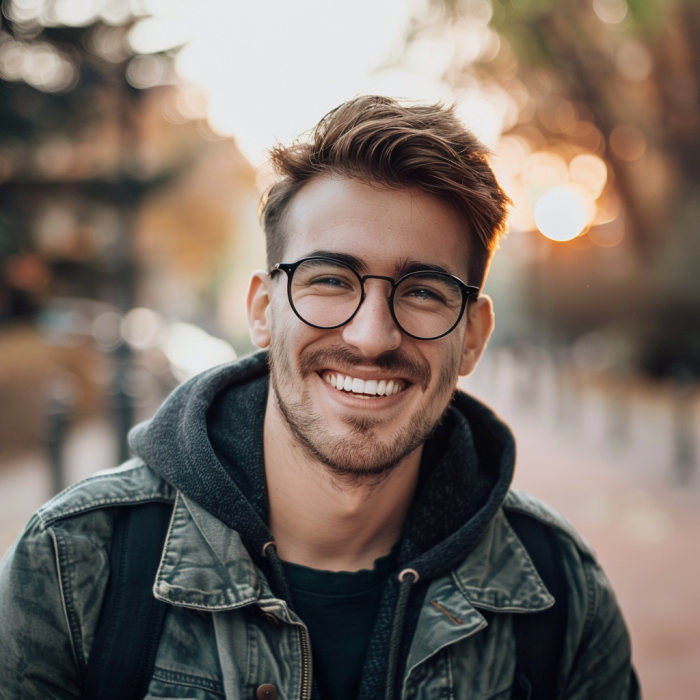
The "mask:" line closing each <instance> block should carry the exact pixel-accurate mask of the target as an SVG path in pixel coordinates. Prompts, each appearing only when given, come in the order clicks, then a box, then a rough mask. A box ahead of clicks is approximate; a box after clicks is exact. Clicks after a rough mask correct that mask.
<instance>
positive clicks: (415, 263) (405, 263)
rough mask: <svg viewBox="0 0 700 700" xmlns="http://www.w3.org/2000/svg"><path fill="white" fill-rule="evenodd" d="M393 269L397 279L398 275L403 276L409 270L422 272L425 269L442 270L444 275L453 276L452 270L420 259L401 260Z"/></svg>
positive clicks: (431, 270) (408, 272) (409, 271)
mask: <svg viewBox="0 0 700 700" xmlns="http://www.w3.org/2000/svg"><path fill="white" fill-rule="evenodd" d="M394 269H395V270H396V277H397V279H398V278H399V277H403V276H404V275H408V274H410V273H411V272H423V271H425V270H427V271H429V272H444V273H445V274H446V275H453V276H454V272H452V270H448V269H447V268H446V267H443V266H442V265H434V264H432V263H426V262H422V261H420V260H408V259H406V260H402V261H401V262H400V263H398V264H397V265H396V266H395V267H394Z"/></svg>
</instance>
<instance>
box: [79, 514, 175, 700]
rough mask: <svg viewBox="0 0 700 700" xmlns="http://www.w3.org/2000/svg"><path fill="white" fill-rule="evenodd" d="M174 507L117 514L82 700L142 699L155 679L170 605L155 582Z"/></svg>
mask: <svg viewBox="0 0 700 700" xmlns="http://www.w3.org/2000/svg"><path fill="white" fill-rule="evenodd" d="M172 512H173V506H172V504H171V503H160V502H150V503H144V504H138V505H130V506H120V507H118V508H116V509H115V520H114V534H113V537H112V547H111V550H110V553H109V566H110V571H109V579H108V581H107V588H106V589H105V596H104V600H103V602H102V609H101V610H100V617H99V620H98V623H97V628H96V633H95V641H94V643H93V646H92V651H91V653H90V658H89V660H88V665H87V670H86V672H85V677H84V682H83V693H82V696H81V697H82V699H83V700H142V698H143V697H144V696H145V695H146V692H147V691H148V685H149V683H150V681H151V676H152V675H153V666H154V664H155V659H156V651H157V650H158V643H159V641H160V636H161V633H162V630H163V622H164V621H165V613H166V610H167V607H168V606H167V605H166V604H165V603H163V602H161V601H159V600H156V598H154V596H153V581H154V580H155V577H156V573H157V571H158V566H159V563H160V558H161V553H162V550H163V543H164V542H165V536H166V534H167V531H168V527H169V524H170V517H171V515H172Z"/></svg>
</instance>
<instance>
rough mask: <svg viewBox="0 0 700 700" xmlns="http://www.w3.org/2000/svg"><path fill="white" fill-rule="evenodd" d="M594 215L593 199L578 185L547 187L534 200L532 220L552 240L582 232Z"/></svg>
mask: <svg viewBox="0 0 700 700" xmlns="http://www.w3.org/2000/svg"><path fill="white" fill-rule="evenodd" d="M594 216H595V203H594V202H593V198H592V197H591V195H590V193H589V192H588V190H586V189H585V188H584V187H581V186H580V185H576V184H569V185H559V186H558V187H552V188H551V189H549V190H547V191H546V192H545V193H544V194H543V195H542V196H541V197H540V198H539V199H538V200H537V203H536V204H535V223H536V224H537V228H538V229H539V230H540V232H541V233H542V234H543V235H544V236H546V237H547V238H549V239H551V240H553V241H570V240H572V239H573V238H576V236H578V235H580V234H581V233H583V231H584V230H585V229H586V227H587V226H588V225H589V224H590V222H591V221H592V220H593V217H594Z"/></svg>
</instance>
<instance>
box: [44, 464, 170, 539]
mask: <svg viewBox="0 0 700 700" xmlns="http://www.w3.org/2000/svg"><path fill="white" fill-rule="evenodd" d="M175 495H176V491H175V489H174V488H173V487H172V486H171V485H170V484H168V483H167V482H166V481H164V480H163V479H161V478H160V477H159V476H158V475H157V474H156V473H155V472H153V471H152V470H151V469H150V468H149V467H148V466H147V465H146V464H145V463H144V462H143V461H142V460H140V459H138V458H135V459H131V460H129V461H128V462H125V463H124V464H122V465H121V466H119V467H116V468H114V469H107V470H105V471H101V472H98V473H97V474H94V475H93V476H91V477H88V478H87V479H84V480H83V481H79V482H78V483H76V484H74V485H73V486H70V487H68V488H67V489H65V490H64V491H62V492H61V493H59V494H58V495H57V496H55V497H54V498H52V499H51V500H50V501H49V502H48V503H46V504H45V505H43V506H42V507H41V508H40V509H39V510H38V511H37V518H38V520H39V522H40V523H41V524H42V525H43V527H50V526H51V525H53V524H54V523H56V522H58V521H63V520H66V519H68V518H73V517H75V516H78V515H81V514H84V513H90V512H92V511H96V510H102V509H104V508H111V507H113V506H126V505H137V504H139V503H147V502H151V501H160V502H163V503H173V502H174V501H175Z"/></svg>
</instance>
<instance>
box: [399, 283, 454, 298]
mask: <svg viewBox="0 0 700 700" xmlns="http://www.w3.org/2000/svg"><path fill="white" fill-rule="evenodd" d="M401 296H402V297H404V298H407V299H412V300H414V301H437V302H444V301H445V298H444V296H443V295H442V294H440V293H439V292H438V291H437V290H435V289H432V288H430V287H421V286H415V287H411V288H410V289H406V290H405V291H404V292H403V293H402V295H401Z"/></svg>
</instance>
